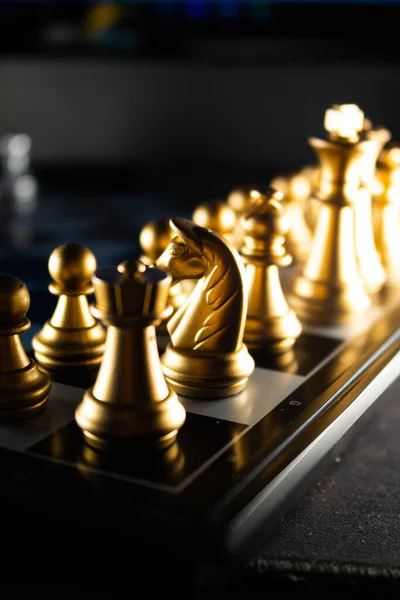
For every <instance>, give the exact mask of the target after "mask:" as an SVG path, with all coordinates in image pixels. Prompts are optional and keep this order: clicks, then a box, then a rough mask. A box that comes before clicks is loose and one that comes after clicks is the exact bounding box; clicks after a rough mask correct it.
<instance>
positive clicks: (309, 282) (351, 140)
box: [292, 105, 373, 323]
mask: <svg viewBox="0 0 400 600" xmlns="http://www.w3.org/2000/svg"><path fill="white" fill-rule="evenodd" d="M362 127H363V113H362V111H361V110H360V109H359V108H358V107H356V106H354V105H342V106H336V105H335V106H333V107H332V108H331V109H329V110H327V111H326V114H325V128H326V130H327V131H328V133H329V135H328V138H327V139H319V138H311V139H310V140H309V143H310V145H311V146H312V148H313V149H314V150H315V152H316V153H317V155H318V157H319V160H320V184H319V189H318V191H317V192H315V197H316V198H318V199H319V200H320V201H321V206H320V209H319V211H318V220H317V224H316V229H315V234H314V239H313V244H312V248H311V252H310V256H309V259H308V261H307V263H306V265H305V268H304V271H303V274H302V275H300V276H299V277H298V278H296V279H295V282H294V287H293V299H292V306H293V308H294V309H295V310H296V312H297V315H298V316H299V317H300V318H301V319H307V320H310V321H316V322H322V323H343V322H346V321H349V320H351V319H353V318H354V317H355V316H356V315H359V314H360V313H362V311H364V310H366V309H367V308H368V307H369V306H370V305H371V300H370V297H369V296H368V294H367V292H366V289H365V286H364V281H363V279H362V278H361V275H360V273H359V270H358V264H357V257H356V247H355V232H354V211H353V204H354V203H355V202H357V201H358V199H359V190H360V160H362V158H363V157H364V154H365V146H366V145H370V144H372V143H373V142H371V141H369V140H363V141H360V139H359V135H358V132H359V131H361V129H362Z"/></svg>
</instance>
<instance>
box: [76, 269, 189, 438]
mask: <svg viewBox="0 0 400 600" xmlns="http://www.w3.org/2000/svg"><path fill="white" fill-rule="evenodd" d="M93 282H94V287H95V295H96V304H95V305H94V306H92V307H91V310H92V313H93V315H94V316H95V317H96V318H98V319H100V320H101V321H102V322H103V323H104V324H105V325H106V326H107V339H106V349H105V353H104V358H103V360H102V363H101V366H100V370H99V372H98V375H97V379H96V382H95V384H94V386H93V387H92V388H89V389H88V390H87V391H86V393H85V394H84V396H83V399H82V402H81V403H80V405H79V406H78V408H77V410H76V413H75V419H76V422H77V424H78V426H79V427H80V428H81V429H82V431H83V433H84V436H85V439H86V442H87V443H88V444H89V445H90V446H92V447H93V448H95V449H96V450H107V449H113V448H114V449H121V448H129V447H133V446H144V447H147V448H149V449H157V448H164V447H167V446H169V445H171V444H172V443H173V442H174V441H175V439H176V436H177V433H178V430H179V428H180V427H182V425H183V423H184V421H185V418H186V412H185V409H184V407H183V406H182V404H181V403H180V402H179V400H178V397H177V395H176V393H175V392H174V391H173V390H171V389H170V388H169V387H168V385H167V383H166V381H165V377H164V375H163V372H162V370H161V364H160V359H159V354H158V346H157V340H156V335H155V329H154V327H155V325H157V324H158V323H159V322H160V321H161V319H164V318H166V317H167V316H168V315H169V314H170V313H171V307H170V306H168V305H167V299H168V290H169V286H170V284H171V278H170V277H169V276H168V275H167V274H166V273H164V272H162V271H160V270H159V269H156V268H150V267H146V266H145V265H144V264H143V263H141V262H139V261H134V260H130V261H125V262H123V263H121V264H120V265H119V267H118V269H115V268H110V269H103V270H101V271H99V272H98V273H97V274H96V275H95V276H94V277H93Z"/></svg>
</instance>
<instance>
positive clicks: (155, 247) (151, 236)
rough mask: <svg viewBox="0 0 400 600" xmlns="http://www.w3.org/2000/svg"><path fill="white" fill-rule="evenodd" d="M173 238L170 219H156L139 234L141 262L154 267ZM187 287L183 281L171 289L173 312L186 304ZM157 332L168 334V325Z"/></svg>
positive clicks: (169, 302) (160, 326)
mask: <svg viewBox="0 0 400 600" xmlns="http://www.w3.org/2000/svg"><path fill="white" fill-rule="evenodd" d="M172 237H173V231H172V229H171V227H170V226H169V219H155V220H154V221H149V222H148V223H146V225H144V227H143V228H142V229H141V231H140V233H139V244H140V247H141V249H142V252H143V254H142V255H141V256H140V257H139V260H140V261H141V262H143V263H144V264H145V265H147V266H149V267H151V266H154V265H155V262H156V260H157V258H159V257H160V256H161V254H162V253H163V252H164V250H165V248H166V247H167V246H168V244H169V243H170V241H171V240H172ZM186 287H187V286H186V282H184V281H181V282H178V283H177V284H175V285H173V286H172V287H171V288H170V290H169V296H168V304H169V305H170V306H172V308H173V312H175V311H176V310H178V308H180V307H181V306H182V304H183V303H184V302H185V300H186V298H187V296H188V292H189V290H188V289H186ZM157 331H158V332H159V333H167V323H166V322H163V323H160V325H159V326H158V327H157Z"/></svg>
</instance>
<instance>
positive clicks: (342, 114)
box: [324, 104, 364, 141]
mask: <svg viewBox="0 0 400 600" xmlns="http://www.w3.org/2000/svg"><path fill="white" fill-rule="evenodd" d="M324 126H325V129H326V131H328V132H329V133H330V134H331V136H332V137H336V138H341V139H345V140H348V141H357V140H358V133H359V132H360V131H362V130H363V129H364V113H363V111H362V110H361V109H360V108H359V107H358V106H357V105H356V104H333V105H332V106H331V108H328V110H327V111H326V112H325V122H324Z"/></svg>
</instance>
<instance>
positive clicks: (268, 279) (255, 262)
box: [240, 188, 301, 354]
mask: <svg viewBox="0 0 400 600" xmlns="http://www.w3.org/2000/svg"><path fill="white" fill-rule="evenodd" d="M282 198H283V194H282V193H281V192H278V191H276V190H274V189H273V188H270V189H268V190H267V191H266V194H265V195H264V194H261V195H260V197H259V198H258V199H257V200H255V201H254V202H253V204H251V205H250V206H249V207H248V208H247V210H246V211H245V213H244V214H243V216H242V219H241V223H242V228H243V231H244V238H243V245H242V248H241V251H240V254H241V256H242V258H243V261H244V264H245V270H246V276H247V283H248V286H249V300H248V310H247V319H246V327H245V330H244V341H245V343H246V344H247V345H248V346H249V347H250V348H253V347H256V348H257V347H262V348H263V351H265V352H270V353H271V354H275V353H280V352H285V351H287V350H290V349H291V347H292V346H293V344H294V343H295V341H296V339H297V338H298V336H299V335H300V333H301V325H300V322H299V321H298V319H297V317H296V315H295V313H294V312H293V310H291V309H290V308H289V306H288V304H287V302H286V299H285V296H284V295H283V291H282V287H281V283H280V280H279V271H278V268H279V267H282V266H287V265H289V264H290V263H291V262H292V257H291V256H290V254H288V253H287V252H286V250H285V248H284V242H285V235H286V234H287V232H288V230H289V220H288V218H287V217H285V215H284V212H283V207H282V204H281V203H280V201H281V200H282Z"/></svg>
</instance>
